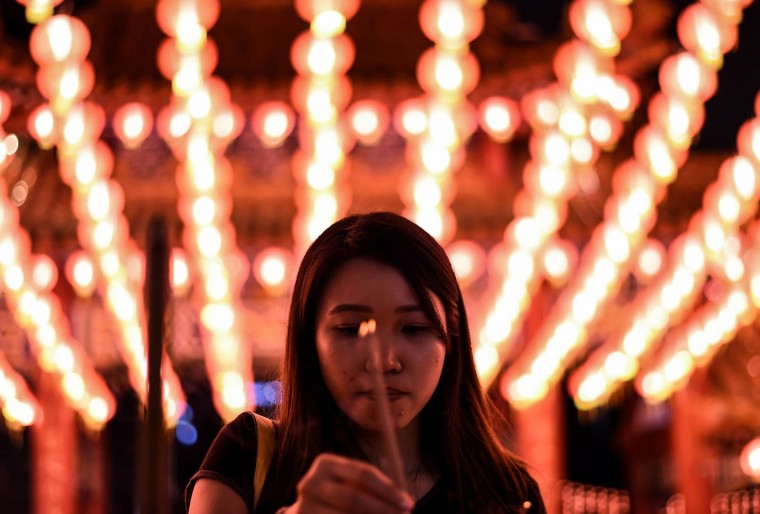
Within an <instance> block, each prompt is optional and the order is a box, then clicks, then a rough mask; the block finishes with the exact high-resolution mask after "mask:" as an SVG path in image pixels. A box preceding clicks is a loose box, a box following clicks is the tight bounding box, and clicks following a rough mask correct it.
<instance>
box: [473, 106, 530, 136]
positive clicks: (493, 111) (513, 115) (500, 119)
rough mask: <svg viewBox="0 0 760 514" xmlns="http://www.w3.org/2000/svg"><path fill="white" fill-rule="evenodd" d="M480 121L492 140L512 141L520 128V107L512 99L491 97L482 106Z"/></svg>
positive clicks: (479, 114) (479, 115)
mask: <svg viewBox="0 0 760 514" xmlns="http://www.w3.org/2000/svg"><path fill="white" fill-rule="evenodd" d="M478 119H479V121H480V127H481V128H482V129H483V131H484V132H485V133H486V134H488V135H489V136H490V137H491V139H493V140H494V141H496V142H498V143H504V142H507V141H509V140H510V139H512V136H513V135H514V133H515V131H516V130H517V127H519V126H520V121H521V118H520V107H519V106H518V104H517V102H515V101H514V100H512V99H510V98H506V97H503V96H491V97H489V98H487V99H486V100H484V101H483V102H482V103H481V104H480V108H479V112H478Z"/></svg>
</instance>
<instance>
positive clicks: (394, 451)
mask: <svg viewBox="0 0 760 514" xmlns="http://www.w3.org/2000/svg"><path fill="white" fill-rule="evenodd" d="M375 328H377V325H376V323H375V320H374V319H370V320H368V321H363V322H362V323H361V325H359V336H360V337H362V338H364V339H366V340H367V341H368V342H369V345H370V358H371V359H372V361H373V365H372V366H370V369H371V372H370V375H371V376H372V389H373V392H374V395H375V401H376V402H377V411H378V414H379V415H380V424H381V426H382V430H383V440H384V442H385V449H386V452H387V453H388V456H389V457H390V461H391V469H390V471H391V473H392V475H393V476H392V477H391V478H392V479H393V481H394V482H396V485H397V486H399V487H400V488H401V489H402V490H404V491H406V490H407V488H406V479H405V478H404V465H403V463H402V460H401V451H400V450H399V446H398V439H397V438H396V429H395V428H394V426H393V419H392V417H391V407H390V402H389V401H388V390H387V388H386V386H385V380H384V379H383V373H382V371H381V367H382V352H381V351H380V340H379V339H378V338H377V337H376V336H375Z"/></svg>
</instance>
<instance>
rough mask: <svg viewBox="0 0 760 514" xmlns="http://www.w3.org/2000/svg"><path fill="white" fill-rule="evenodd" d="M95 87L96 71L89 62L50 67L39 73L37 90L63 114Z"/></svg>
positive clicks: (45, 67)
mask: <svg viewBox="0 0 760 514" xmlns="http://www.w3.org/2000/svg"><path fill="white" fill-rule="evenodd" d="M94 85H95V71H94V70H93V68H92V64H90V62H89V61H83V62H81V63H78V62H66V63H62V64H55V65H48V66H44V67H42V68H40V69H39V70H38V71H37V88H38V89H39V90H40V93H41V94H42V96H44V97H45V98H47V99H48V100H50V103H51V104H52V106H53V110H55V111H57V112H61V111H64V110H68V108H69V107H70V106H71V105H72V104H74V103H76V102H78V101H80V100H82V99H83V98H85V97H87V96H88V95H89V94H90V92H91V91H92V87H93V86H94Z"/></svg>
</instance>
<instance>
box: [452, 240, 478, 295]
mask: <svg viewBox="0 0 760 514" xmlns="http://www.w3.org/2000/svg"><path fill="white" fill-rule="evenodd" d="M446 253H447V254H448V255H449V260H451V267H452V268H454V273H456V275H457V279H458V280H459V283H460V284H461V286H462V287H467V286H469V285H470V284H472V283H473V282H475V281H476V280H477V279H478V278H479V277H480V276H481V275H482V274H483V271H485V263H486V253H485V250H484V249H483V247H482V246H480V245H479V244H477V243H475V242H474V241H468V240H464V239H459V240H457V241H454V242H452V243H451V244H449V245H448V246H447V247H446Z"/></svg>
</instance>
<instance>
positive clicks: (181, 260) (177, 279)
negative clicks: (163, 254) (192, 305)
mask: <svg viewBox="0 0 760 514" xmlns="http://www.w3.org/2000/svg"><path fill="white" fill-rule="evenodd" d="M169 267H170V272H171V285H172V291H174V294H175V295H177V296H183V295H185V293H187V291H188V289H190V285H191V282H190V265H189V261H188V257H187V252H185V250H183V249H182V248H172V252H171V259H170V261H169Z"/></svg>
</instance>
